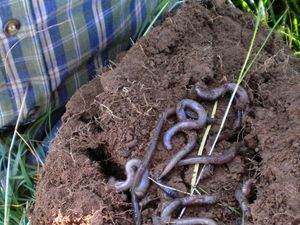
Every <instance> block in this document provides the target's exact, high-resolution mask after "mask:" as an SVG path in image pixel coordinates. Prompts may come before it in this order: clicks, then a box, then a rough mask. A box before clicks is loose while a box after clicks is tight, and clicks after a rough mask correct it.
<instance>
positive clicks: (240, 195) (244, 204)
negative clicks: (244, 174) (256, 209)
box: [234, 179, 254, 220]
mask: <svg viewBox="0 0 300 225" xmlns="http://www.w3.org/2000/svg"><path fill="white" fill-rule="evenodd" d="M253 183H254V180H253V179H249V180H246V181H245V182H244V183H243V185H242V188H238V189H237V190H236V191H235V194H234V196H235V199H236V200H237V201H238V203H239V205H240V208H241V210H242V212H243V214H244V215H245V218H246V220H248V219H249V218H251V216H252V215H251V209H250V207H249V202H248V199H247V196H248V195H249V194H250V191H251V187H252V185H253Z"/></svg>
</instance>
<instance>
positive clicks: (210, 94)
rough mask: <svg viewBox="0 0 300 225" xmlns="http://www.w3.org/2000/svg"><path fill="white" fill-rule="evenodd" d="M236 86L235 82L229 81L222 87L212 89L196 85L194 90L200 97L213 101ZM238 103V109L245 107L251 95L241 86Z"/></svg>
mask: <svg viewBox="0 0 300 225" xmlns="http://www.w3.org/2000/svg"><path fill="white" fill-rule="evenodd" d="M235 87H236V84H235V83H227V84H224V85H223V86H221V87H217V88H214V89H212V90H209V91H208V90H203V88H201V87H200V86H199V85H197V84H196V85H195V87H194V90H195V92H196V94H197V95H198V97H199V98H201V99H204V100H208V101H213V100H216V99H218V98H219V97H221V96H223V95H224V94H225V93H226V92H229V91H231V92H232V91H233V90H234V89H235ZM236 93H237V97H238V99H237V103H236V107H237V109H244V108H245V106H246V105H247V104H249V96H248V94H247V92H246V90H245V89H244V88H243V87H241V86H239V87H238V89H237V92H236Z"/></svg>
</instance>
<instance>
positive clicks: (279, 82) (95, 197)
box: [31, 2, 300, 225]
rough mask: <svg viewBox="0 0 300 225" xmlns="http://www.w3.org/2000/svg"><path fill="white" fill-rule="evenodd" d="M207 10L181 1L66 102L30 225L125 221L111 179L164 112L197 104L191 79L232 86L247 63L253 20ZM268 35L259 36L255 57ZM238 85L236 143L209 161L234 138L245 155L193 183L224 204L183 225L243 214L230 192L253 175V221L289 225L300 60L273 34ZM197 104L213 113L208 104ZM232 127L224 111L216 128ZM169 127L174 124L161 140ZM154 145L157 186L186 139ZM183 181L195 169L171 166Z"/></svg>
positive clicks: (298, 145)
mask: <svg viewBox="0 0 300 225" xmlns="http://www.w3.org/2000/svg"><path fill="white" fill-rule="evenodd" d="M206 7H209V8H206ZM206 7H204V6H201V5H200V4H198V3H196V2H195V3H191V2H190V3H187V4H186V5H185V6H184V7H182V8H181V9H179V11H178V12H177V13H176V15H174V16H171V17H168V18H166V19H165V21H164V22H163V23H162V24H161V25H160V26H157V27H156V28H154V29H153V30H152V31H151V32H150V33H149V35H147V36H146V37H144V38H142V39H141V40H140V41H139V42H138V43H136V44H135V45H134V46H133V47H132V48H131V49H130V50H129V51H128V53H127V54H126V55H125V56H124V57H123V58H122V59H121V60H120V62H119V63H118V65H117V67H116V68H115V69H113V70H111V71H107V72H105V73H103V74H102V75H101V76H99V77H97V78H96V79H95V80H93V81H91V82H90V83H88V84H87V85H85V86H83V87H82V88H81V89H80V90H79V91H78V92H77V93H76V94H75V95H74V96H73V97H72V99H71V100H70V101H69V103H68V104H67V112H66V113H65V115H64V117H63V127H62V129H61V130H60V132H59V134H58V136H57V138H56V139H55V141H54V142H53V144H52V146H51V151H50V153H49V155H48V157H47V160H46V163H45V167H44V169H43V171H42V173H41V175H40V178H39V182H38V186H37V194H36V203H35V205H34V207H33V208H32V210H31V224H33V225H37V224H47V225H48V224H52V223H53V222H54V220H55V218H56V217H57V215H59V213H61V214H60V215H61V218H68V219H67V220H65V222H64V224H63V225H71V224H77V223H76V221H75V220H77V219H78V218H85V216H88V215H93V217H92V218H91V219H90V221H89V223H91V224H93V225H96V224H97V225H98V224H100V225H102V224H103V225H104V224H105V225H107V224H119V225H129V224H130V225H131V224H133V220H132V205H131V200H130V193H129V192H124V193H123V192H121V193H118V192H117V191H114V190H112V189H111V188H110V186H109V184H108V180H109V178H110V177H112V176H113V177H116V179H118V180H119V179H120V180H124V179H125V178H126V175H125V173H124V169H123V168H124V166H125V164H126V162H127V161H128V160H130V159H132V158H138V159H142V158H143V156H144V155H145V153H146V152H145V151H146V146H147V144H148V142H149V140H150V136H151V131H152V129H153V128H154V127H155V124H156V122H157V120H158V118H159V115H160V114H161V113H162V112H163V111H164V110H165V109H166V108H169V107H175V105H176V104H177V103H178V102H179V101H180V100H182V99H186V98H189V99H196V98H197V96H196V95H195V93H193V92H192V90H191V88H192V87H193V86H194V85H195V84H196V83H197V82H199V83H200V84H201V86H203V87H205V88H207V89H212V88H215V87H219V86H221V85H223V84H224V83H228V82H235V81H236V78H237V76H238V74H239V71H240V69H241V66H242V64H243V61H244V59H245V56H246V52H247V48H248V47H249V43H250V39H251V37H252V31H253V28H254V19H253V18H252V17H251V16H245V15H244V14H243V13H241V12H240V11H238V10H235V9H232V8H228V7H225V6H222V7H219V6H213V5H208V6H206ZM267 32H268V31H267V29H266V28H265V27H262V28H260V30H259V34H258V37H257V41H256V43H255V46H254V47H255V48H256V49H257V48H258V47H259V46H260V44H261V43H262V41H263V40H264V38H265V37H266V34H267ZM243 87H245V88H246V90H247V92H248V93H249V94H250V96H251V102H252V105H250V107H251V109H250V113H249V115H248V116H247V118H245V121H244V122H245V123H244V124H245V126H244V127H243V129H242V131H241V132H240V133H239V134H238V135H237V136H235V137H234V138H233V140H231V139H229V140H226V141H222V142H220V143H218V145H217V146H216V150H215V152H216V154H219V153H220V152H224V149H228V148H230V146H232V142H235V141H236V140H239V141H244V143H245V146H246V148H247V149H246V151H244V153H243V155H242V156H237V157H235V158H234V160H233V161H232V162H230V163H228V164H227V165H226V166H220V167H218V168H215V173H214V176H213V177H212V178H210V179H207V180H203V181H202V182H200V187H201V189H202V190H205V191H206V192H208V194H209V195H214V196H218V197H219V198H220V201H221V202H224V203H226V204H222V206H220V205H213V206H194V207H192V209H190V208H188V209H187V210H186V212H185V215H184V218H187V217H188V218H199V217H204V218H213V219H214V220H216V222H217V223H218V224H226V225H229V224H230V225H231V224H234V223H235V221H236V220H237V219H238V218H239V217H240V215H239V214H237V213H236V209H238V203H237V202H236V200H235V198H234V191H235V190H236V188H237V187H238V186H239V185H240V184H241V183H242V181H243V180H244V179H245V178H249V177H255V178H256V191H257V192H256V195H253V196H251V197H250V199H249V204H250V208H251V212H252V221H250V223H251V222H252V223H253V224H257V225H269V224H276V225H287V224H290V225H291V224H293V225H294V224H297V221H299V215H300V193H299V191H300V187H299V184H300V154H299V150H300V141H299V140H300V120H299V118H300V92H299V90H300V63H299V61H297V60H296V59H294V58H293V57H292V56H291V54H290V52H289V50H287V49H286V48H285V47H284V45H283V43H282V41H281V39H280V38H278V37H277V36H276V35H273V36H272V38H271V39H270V40H269V41H268V43H267V45H266V47H265V49H264V50H263V51H262V53H261V57H260V58H259V59H258V61H257V62H256V63H255V64H254V65H253V67H252V70H251V71H250V72H249V74H248V76H247V77H246V80H245V82H244V83H243ZM219 103H220V104H219V107H218V111H217V114H216V124H214V125H213V127H212V134H211V135H213V134H214V133H215V132H216V130H217V129H218V125H219V124H220V121H221V118H222V116H223V114H224V111H225V109H226V104H227V101H226V98H224V99H222V100H221V101H220V102H219ZM201 105H203V107H204V108H205V109H206V110H207V111H211V108H212V103H209V102H203V103H201ZM104 106H105V107H104ZM234 119H235V114H234V113H233V112H231V113H230V114H229V117H228V119H227V125H225V129H224V130H228V129H229V130H230V129H232V124H233V122H234ZM172 124H173V122H172V119H171V118H170V120H169V121H167V122H166V125H165V127H164V131H163V132H165V131H166V130H167V129H168V128H170V127H171V126H172ZM200 133H201V132H200ZM199 135H201V134H199ZM161 139H162V137H161V136H160V140H159V142H158V146H157V149H156V150H155V153H154V155H153V158H152V160H151V162H150V165H149V166H150V176H151V177H155V178H156V177H158V176H159V174H160V173H161V171H162V170H163V168H164V167H165V165H166V163H167V162H168V161H169V160H170V159H171V157H172V156H173V155H174V154H175V153H176V151H177V150H178V149H180V148H181V146H183V145H184V143H185V138H184V137H183V136H182V135H181V134H176V135H175V136H174V138H173V139H172V146H176V148H174V150H170V151H167V150H166V149H165V148H164V146H163V145H162V140H161ZM197 145H198V144H197ZM197 147H198V146H196V148H197ZM193 155H195V153H193V152H192V153H190V155H189V156H193ZM191 177H192V168H189V167H178V169H176V170H174V171H172V172H171V173H170V174H169V175H168V176H166V178H165V180H164V182H166V184H167V185H169V186H172V187H174V188H176V189H178V190H181V191H183V192H186V191H188V190H189V189H190V186H189V184H190V181H191ZM148 195H149V196H150V195H151V196H153V198H154V199H159V200H158V201H152V202H150V203H149V204H147V206H146V207H144V208H143V210H142V212H141V213H142V221H143V224H152V215H153V213H154V211H155V210H156V209H157V207H158V205H157V202H168V201H169V198H168V197H166V196H165V194H163V193H162V191H161V190H160V189H159V188H158V187H157V186H156V185H151V186H150V188H149V191H148ZM181 195H183V194H182V193H181ZM181 197H183V196H181ZM158 213H161V209H160V208H159V209H158ZM174 216H175V215H173V218H174Z"/></svg>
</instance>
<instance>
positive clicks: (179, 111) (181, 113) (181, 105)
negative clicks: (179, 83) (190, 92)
mask: <svg viewBox="0 0 300 225" xmlns="http://www.w3.org/2000/svg"><path fill="white" fill-rule="evenodd" d="M186 108H189V109H192V110H193V111H194V112H196V114H197V120H201V117H203V116H204V115H205V114H206V111H205V109H204V108H203V107H202V105H200V103H198V102H196V101H195V100H192V99H183V100H181V101H180V102H178V104H177V106H176V115H177V118H178V120H179V121H183V120H187V119H188V118H187V115H186V110H185V109H186ZM202 120H203V119H202Z"/></svg>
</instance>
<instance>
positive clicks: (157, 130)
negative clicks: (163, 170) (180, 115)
mask: <svg viewBox="0 0 300 225" xmlns="http://www.w3.org/2000/svg"><path fill="white" fill-rule="evenodd" d="M173 112H174V109H169V110H167V112H164V113H162V115H161V116H160V119H159V120H158V122H157V124H156V126H155V128H154V130H153V132H152V137H151V140H150V142H149V144H148V147H147V151H146V154H145V156H144V158H143V161H142V163H141V165H140V166H139V168H138V170H137V172H136V176H135V179H134V181H133V184H132V190H134V191H135V189H136V187H137V186H138V185H139V184H140V182H141V179H142V177H143V175H144V173H145V171H146V170H147V169H148V167H149V164H150V161H151V158H152V156H153V153H154V150H155V148H156V145H157V142H158V139H159V134H160V131H161V129H162V127H163V125H164V123H165V121H166V119H167V116H168V115H170V114H172V113H173Z"/></svg>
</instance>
